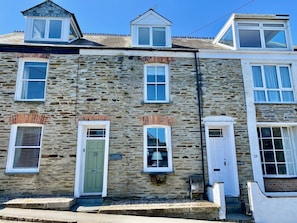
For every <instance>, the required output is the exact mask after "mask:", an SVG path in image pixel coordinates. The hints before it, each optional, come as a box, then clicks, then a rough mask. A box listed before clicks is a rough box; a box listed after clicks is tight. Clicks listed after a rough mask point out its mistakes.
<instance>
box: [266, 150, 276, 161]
mask: <svg viewBox="0 0 297 223" xmlns="http://www.w3.org/2000/svg"><path fill="white" fill-rule="evenodd" d="M264 157H265V162H274V161H275V158H274V153H273V152H272V151H265V152H264Z"/></svg>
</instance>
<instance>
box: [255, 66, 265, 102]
mask: <svg viewBox="0 0 297 223" xmlns="http://www.w3.org/2000/svg"><path fill="white" fill-rule="evenodd" d="M252 71H253V81H254V87H255V88H263V78H262V72H261V67H260V66H253V67H252ZM254 98H255V101H257V102H259V101H266V97H265V91H264V90H255V91H254Z"/></svg>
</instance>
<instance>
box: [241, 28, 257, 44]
mask: <svg viewBox="0 0 297 223" xmlns="http://www.w3.org/2000/svg"><path fill="white" fill-rule="evenodd" d="M239 41H240V47H256V48H260V47H262V46H261V38H260V31H259V30H242V29H240V30H239Z"/></svg>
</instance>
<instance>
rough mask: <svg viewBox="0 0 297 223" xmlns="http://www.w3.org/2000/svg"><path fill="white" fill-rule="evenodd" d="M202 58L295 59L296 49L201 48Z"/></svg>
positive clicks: (296, 58) (200, 55)
mask: <svg viewBox="0 0 297 223" xmlns="http://www.w3.org/2000/svg"><path fill="white" fill-rule="evenodd" d="M198 56H199V58H204V59H208V58H209V59H259V60H273V59H277V60H288V59H290V60H297V52H296V51H231V50H203V49H200V50H199V53H198Z"/></svg>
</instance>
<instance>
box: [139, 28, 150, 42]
mask: <svg viewBox="0 0 297 223" xmlns="http://www.w3.org/2000/svg"><path fill="white" fill-rule="evenodd" d="M138 35H139V36H138V44H139V45H150V29H149V28H143V27H140V28H139V29H138Z"/></svg>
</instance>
